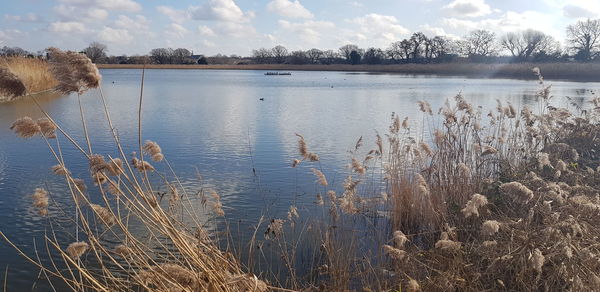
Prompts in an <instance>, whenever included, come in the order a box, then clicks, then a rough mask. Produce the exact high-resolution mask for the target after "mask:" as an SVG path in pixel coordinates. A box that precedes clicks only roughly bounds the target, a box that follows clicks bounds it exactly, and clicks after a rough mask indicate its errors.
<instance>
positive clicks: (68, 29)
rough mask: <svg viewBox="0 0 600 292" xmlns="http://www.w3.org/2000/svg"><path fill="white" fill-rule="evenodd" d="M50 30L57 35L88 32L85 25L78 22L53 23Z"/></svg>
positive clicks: (49, 27)
mask: <svg viewBox="0 0 600 292" xmlns="http://www.w3.org/2000/svg"><path fill="white" fill-rule="evenodd" d="M48 30H50V31H51V32H57V33H82V32H86V31H87V29H86V28H85V25H83V23H81V22H76V21H65V22H62V21H56V22H52V23H50V25H49V26H48Z"/></svg>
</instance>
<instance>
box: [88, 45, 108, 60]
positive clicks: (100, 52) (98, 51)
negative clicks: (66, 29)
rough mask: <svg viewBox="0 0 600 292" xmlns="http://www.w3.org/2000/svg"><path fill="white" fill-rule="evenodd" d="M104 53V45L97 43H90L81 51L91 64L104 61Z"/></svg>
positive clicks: (105, 48) (105, 50) (105, 49)
mask: <svg viewBox="0 0 600 292" xmlns="http://www.w3.org/2000/svg"><path fill="white" fill-rule="evenodd" d="M106 52H108V50H107V47H106V45H104V44H101V43H99V42H92V43H91V44H90V45H89V46H88V47H87V48H85V49H83V53H84V54H85V55H86V56H87V57H88V58H90V60H92V63H100V62H102V61H103V60H104V59H106Z"/></svg>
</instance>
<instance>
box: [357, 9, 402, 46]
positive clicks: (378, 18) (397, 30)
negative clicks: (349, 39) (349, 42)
mask: <svg viewBox="0 0 600 292" xmlns="http://www.w3.org/2000/svg"><path fill="white" fill-rule="evenodd" d="M350 22H352V23H355V24H358V25H359V31H358V33H357V34H356V38H357V39H358V40H366V39H369V40H372V41H373V42H379V45H385V44H387V43H389V42H393V41H396V40H398V39H401V38H402V37H404V36H406V35H408V34H409V33H410V31H409V30H408V29H407V28H405V27H404V26H402V25H400V24H399V23H398V19H397V18H396V17H394V16H389V15H381V14H375V13H370V14H367V15H365V16H363V17H357V18H354V19H352V20H350ZM371 46H373V45H371Z"/></svg>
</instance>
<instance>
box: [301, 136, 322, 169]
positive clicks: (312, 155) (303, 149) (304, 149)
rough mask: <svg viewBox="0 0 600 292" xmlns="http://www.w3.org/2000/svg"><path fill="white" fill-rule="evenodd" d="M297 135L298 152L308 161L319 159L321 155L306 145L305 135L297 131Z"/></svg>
mask: <svg viewBox="0 0 600 292" xmlns="http://www.w3.org/2000/svg"><path fill="white" fill-rule="evenodd" d="M296 136H298V152H299V153H300V155H302V157H303V158H304V159H306V160H308V161H313V162H314V161H319V155H317V154H315V153H312V152H309V151H308V146H307V145H306V141H304V137H303V136H302V135H300V134H298V133H296Z"/></svg>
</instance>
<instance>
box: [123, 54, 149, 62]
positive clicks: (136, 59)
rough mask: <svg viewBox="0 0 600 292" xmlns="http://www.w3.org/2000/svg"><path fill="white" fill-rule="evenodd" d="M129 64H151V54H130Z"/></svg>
mask: <svg viewBox="0 0 600 292" xmlns="http://www.w3.org/2000/svg"><path fill="white" fill-rule="evenodd" d="M127 62H128V63H129V64H150V63H151V62H152V59H151V58H150V57H149V56H145V55H144V56H130V57H129V58H128V60H127Z"/></svg>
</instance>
